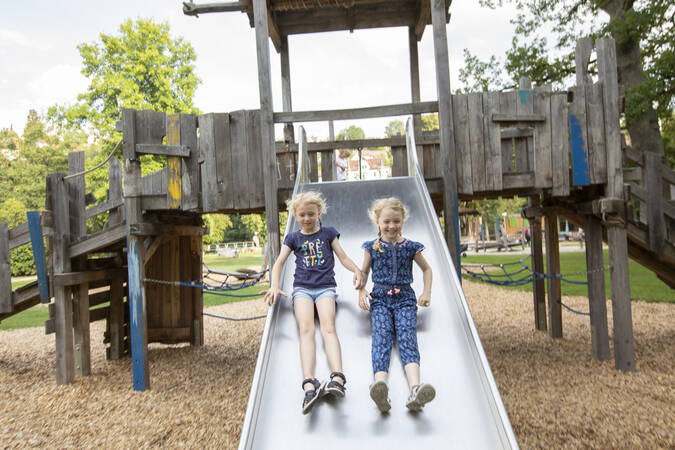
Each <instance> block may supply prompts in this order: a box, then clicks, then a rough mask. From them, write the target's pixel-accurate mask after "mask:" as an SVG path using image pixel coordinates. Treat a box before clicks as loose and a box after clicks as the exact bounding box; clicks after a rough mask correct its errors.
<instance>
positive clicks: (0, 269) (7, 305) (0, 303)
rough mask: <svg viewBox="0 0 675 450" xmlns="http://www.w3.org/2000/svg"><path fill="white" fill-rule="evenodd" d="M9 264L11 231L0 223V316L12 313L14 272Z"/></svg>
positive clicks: (5, 224)
mask: <svg viewBox="0 0 675 450" xmlns="http://www.w3.org/2000/svg"><path fill="white" fill-rule="evenodd" d="M11 269H12V268H11V266H10V262H9V229H8V227H7V222H3V223H0V314H9V313H11V312H12V270H11Z"/></svg>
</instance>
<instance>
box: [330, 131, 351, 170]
mask: <svg viewBox="0 0 675 450" xmlns="http://www.w3.org/2000/svg"><path fill="white" fill-rule="evenodd" d="M328 140H329V141H331V142H333V141H335V126H334V124H333V121H332V120H329V121H328ZM330 154H331V156H332V157H333V173H332V174H331V180H337V165H336V164H335V159H336V158H337V157H338V155H337V150H331V152H330ZM347 169H349V168H347Z"/></svg>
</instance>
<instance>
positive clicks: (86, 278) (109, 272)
mask: <svg viewBox="0 0 675 450" xmlns="http://www.w3.org/2000/svg"><path fill="white" fill-rule="evenodd" d="M126 272H127V269H125V268H118V269H104V270H91V271H87V272H64V273H55V274H54V284H55V285H56V286H76V285H78V284H83V283H89V282H91V281H99V280H108V279H112V278H119V277H124V275H125V274H126Z"/></svg>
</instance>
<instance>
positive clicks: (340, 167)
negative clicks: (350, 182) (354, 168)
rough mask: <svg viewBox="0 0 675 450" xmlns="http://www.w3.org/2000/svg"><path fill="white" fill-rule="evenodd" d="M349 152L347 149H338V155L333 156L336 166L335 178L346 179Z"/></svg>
mask: <svg viewBox="0 0 675 450" xmlns="http://www.w3.org/2000/svg"><path fill="white" fill-rule="evenodd" d="M348 157H349V152H348V151H347V150H340V152H339V153H338V157H337V158H335V166H336V167H337V180H338V181H346V180H347V169H348V168H349V160H348V159H347V158H348Z"/></svg>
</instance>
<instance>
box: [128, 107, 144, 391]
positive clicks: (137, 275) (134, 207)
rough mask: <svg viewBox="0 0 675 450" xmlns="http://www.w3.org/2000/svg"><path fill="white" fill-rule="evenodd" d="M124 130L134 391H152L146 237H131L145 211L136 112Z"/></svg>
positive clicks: (130, 116)
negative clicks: (143, 208)
mask: <svg viewBox="0 0 675 450" xmlns="http://www.w3.org/2000/svg"><path fill="white" fill-rule="evenodd" d="M122 122H123V128H124V197H125V207H126V227H127V264H128V281H127V284H128V286H129V329H130V338H131V368H132V375H133V388H134V390H135V391H145V390H146V389H149V388H150V369H149V363H148V332H147V326H148V324H147V308H146V297H145V287H144V286H143V283H142V282H141V280H143V279H144V278H145V268H144V266H143V264H142V261H143V237H141V236H134V235H132V234H131V228H130V226H131V225H132V224H137V223H139V222H141V221H142V220H143V212H142V210H141V197H140V194H141V163H140V160H139V158H138V155H137V154H136V134H137V130H136V111H134V110H133V109H123V110H122Z"/></svg>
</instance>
